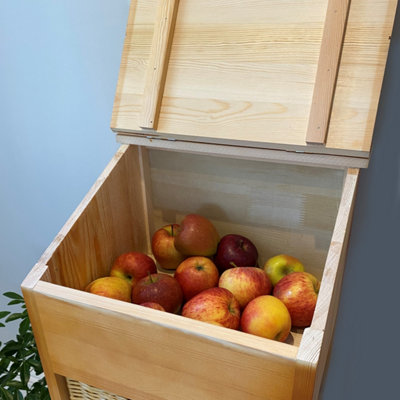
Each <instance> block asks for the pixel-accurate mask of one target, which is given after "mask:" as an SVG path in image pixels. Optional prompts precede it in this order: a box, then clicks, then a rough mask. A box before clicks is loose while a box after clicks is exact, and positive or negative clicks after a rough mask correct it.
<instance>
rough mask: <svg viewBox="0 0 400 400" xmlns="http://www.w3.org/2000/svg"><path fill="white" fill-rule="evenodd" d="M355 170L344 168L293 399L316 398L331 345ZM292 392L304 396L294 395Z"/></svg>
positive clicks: (346, 240) (348, 233)
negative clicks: (340, 195) (340, 194)
mask: <svg viewBox="0 0 400 400" xmlns="http://www.w3.org/2000/svg"><path fill="white" fill-rule="evenodd" d="M358 175H359V170H357V169H349V170H348V171H347V174H346V177H345V180H344V187H343V194H342V198H341V202H340V207H339V211H338V215H337V219H336V223H335V229H334V231H333V235H332V241H331V245H330V248H329V252H328V256H327V259H326V264H325V268H324V272H323V276H322V281H321V287H320V291H319V295H318V301H317V305H316V308H315V312H314V318H313V321H312V323H311V328H310V329H306V330H305V331H304V334H303V338H302V341H301V344H300V346H299V352H298V354H297V360H298V364H297V366H296V375H295V385H294V392H293V393H294V397H293V399H303V398H304V399H310V398H313V399H314V400H317V399H318V396H319V389H320V386H321V382H322V378H323V374H324V370H325V364H326V361H327V357H328V354H329V349H330V346H331V341H332V336H333V329H334V326H335V321H336V314H337V311H338V307H339V298H340V289H341V282H342V277H343V271H344V266H345V259H346V253H347V245H348V240H349V235H350V227H351V220H352V212H353V207H354V201H355V193H356V187H357V181H358ZM296 393H302V394H304V397H296Z"/></svg>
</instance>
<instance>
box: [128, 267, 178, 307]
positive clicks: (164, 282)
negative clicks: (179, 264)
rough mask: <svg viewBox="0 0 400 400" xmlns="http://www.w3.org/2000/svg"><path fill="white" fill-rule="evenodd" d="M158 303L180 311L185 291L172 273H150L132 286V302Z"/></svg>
mask: <svg viewBox="0 0 400 400" xmlns="http://www.w3.org/2000/svg"><path fill="white" fill-rule="evenodd" d="M149 301H150V302H153V303H158V304H160V305H161V306H162V307H164V309H165V311H167V312H171V313H175V314H176V313H178V312H179V310H180V308H181V306H182V301H183V293H182V289H181V286H180V285H179V283H178V281H177V280H176V279H175V278H174V277H173V276H171V275H167V274H162V273H157V274H149V275H148V276H146V277H145V278H142V279H140V280H139V281H138V282H137V284H136V285H135V286H133V288H132V303H135V304H142V303H147V302H149Z"/></svg>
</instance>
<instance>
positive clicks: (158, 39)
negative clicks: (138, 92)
mask: <svg viewBox="0 0 400 400" xmlns="http://www.w3.org/2000/svg"><path fill="white" fill-rule="evenodd" d="M178 5H179V0H159V2H158V8H157V17H156V23H155V26H154V34H153V42H152V45H151V53H150V59H149V63H148V66H147V72H146V82H145V90H144V95H143V105H142V112H141V114H140V122H139V126H140V127H141V128H150V129H156V127H157V120H158V113H159V111H160V105H161V100H162V95H163V91H164V83H165V78H166V75H167V68H168V57H169V51H170V48H171V43H172V37H173V32H174V26H175V19H176V14H177V11H178Z"/></svg>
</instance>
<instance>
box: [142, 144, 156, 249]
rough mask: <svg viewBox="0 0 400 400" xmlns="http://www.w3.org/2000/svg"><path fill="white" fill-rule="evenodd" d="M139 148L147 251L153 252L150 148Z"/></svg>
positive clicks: (153, 229)
mask: <svg viewBox="0 0 400 400" xmlns="http://www.w3.org/2000/svg"><path fill="white" fill-rule="evenodd" d="M138 150H139V166H140V184H141V186H142V193H143V211H144V219H145V220H146V221H147V224H146V227H145V229H146V239H147V252H148V253H151V252H152V250H151V239H152V235H153V233H154V231H155V228H154V221H153V214H152V210H153V203H152V194H151V172H150V160H149V154H148V150H147V149H146V148H145V147H143V146H138Z"/></svg>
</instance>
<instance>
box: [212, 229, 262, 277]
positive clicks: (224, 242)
mask: <svg viewBox="0 0 400 400" xmlns="http://www.w3.org/2000/svg"><path fill="white" fill-rule="evenodd" d="M214 261H215V265H216V266H217V267H218V269H219V270H220V272H221V273H222V272H223V271H225V270H227V269H229V268H232V267H233V266H238V267H244V266H251V267H256V266H257V265H258V251H257V249H256V246H255V245H254V244H253V242H252V241H251V240H250V239H248V238H246V237H244V236H241V235H236V234H229V235H225V236H224V237H222V239H221V241H220V242H219V244H218V248H217V254H216V255H215V258H214Z"/></svg>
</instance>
